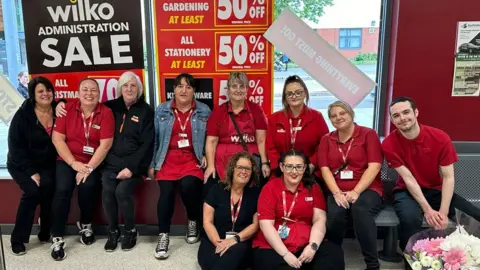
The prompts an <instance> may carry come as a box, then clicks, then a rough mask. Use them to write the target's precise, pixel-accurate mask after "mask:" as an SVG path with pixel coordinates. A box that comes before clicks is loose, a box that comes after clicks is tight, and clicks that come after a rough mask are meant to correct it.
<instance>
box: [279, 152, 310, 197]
mask: <svg viewBox="0 0 480 270" xmlns="http://www.w3.org/2000/svg"><path fill="white" fill-rule="evenodd" d="M293 156H298V157H300V158H302V159H303V163H304V164H305V167H306V168H305V172H304V173H303V177H302V183H303V185H304V186H305V187H306V188H307V189H308V190H309V191H312V186H313V185H314V184H316V182H315V179H314V177H313V175H311V174H310V167H309V166H308V164H310V160H309V159H308V157H307V156H306V155H305V154H304V153H303V152H302V151H298V150H295V149H290V150H288V151H287V152H285V153H283V154H282V155H281V156H280V158H279V159H278V167H277V171H276V175H277V176H278V177H281V176H283V173H282V171H281V168H280V163H285V159H286V158H287V157H293Z"/></svg>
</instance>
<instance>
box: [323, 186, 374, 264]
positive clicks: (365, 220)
mask: <svg viewBox="0 0 480 270" xmlns="http://www.w3.org/2000/svg"><path fill="white" fill-rule="evenodd" d="M327 206H328V211H327V238H328V240H329V241H331V242H333V243H335V244H337V245H339V246H341V245H342V243H343V238H344V237H345V232H346V230H347V225H348V220H349V217H351V218H352V221H353V228H354V230H355V235H356V237H357V239H358V242H359V243H360V247H361V248H362V254H363V258H364V260H365V263H366V265H367V269H369V270H370V269H380V263H379V261H378V252H377V226H376V225H375V216H376V215H377V214H378V212H379V211H380V209H381V206H382V198H381V197H380V195H379V194H378V193H377V192H375V191H373V190H366V191H364V192H362V194H360V196H359V197H358V199H357V201H356V202H355V203H354V204H351V205H350V208H349V209H345V208H343V207H340V206H338V205H337V203H336V202H335V199H334V198H333V195H332V194H330V195H329V196H328V199H327Z"/></svg>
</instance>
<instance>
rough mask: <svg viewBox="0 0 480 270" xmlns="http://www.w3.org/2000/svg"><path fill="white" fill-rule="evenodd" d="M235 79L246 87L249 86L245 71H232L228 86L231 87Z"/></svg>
mask: <svg viewBox="0 0 480 270" xmlns="http://www.w3.org/2000/svg"><path fill="white" fill-rule="evenodd" d="M235 81H240V83H242V84H243V85H245V87H248V78H247V74H246V73H245V72H237V71H236V72H231V73H230V76H228V81H227V86H228V87H231V86H232V84H233V82H235Z"/></svg>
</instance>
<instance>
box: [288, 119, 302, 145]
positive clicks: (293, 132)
mask: <svg viewBox="0 0 480 270" xmlns="http://www.w3.org/2000/svg"><path fill="white" fill-rule="evenodd" d="M289 123H290V143H291V144H292V149H293V148H295V147H294V146H295V141H296V140H297V132H298V129H299V127H300V124H302V119H298V122H297V126H296V127H295V128H294V127H293V126H292V125H293V124H292V118H290V119H289Z"/></svg>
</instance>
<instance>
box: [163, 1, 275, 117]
mask: <svg viewBox="0 0 480 270" xmlns="http://www.w3.org/2000/svg"><path fill="white" fill-rule="evenodd" d="M154 13H155V14H154V18H155V29H156V32H155V41H156V42H155V43H156V44H157V47H156V61H157V65H156V66H157V74H158V80H157V81H158V89H159V95H160V101H161V102H163V101H165V100H169V99H171V98H172V97H173V79H174V78H175V76H177V75H178V74H180V73H190V74H192V75H193V76H194V77H195V79H196V81H197V89H196V93H195V97H196V98H197V99H198V100H200V101H202V102H205V103H206V104H208V105H209V106H210V107H213V106H218V105H220V104H222V103H224V102H226V101H227V100H228V98H227V91H226V90H227V89H226V86H227V79H228V75H229V73H230V72H232V71H243V72H246V73H247V76H248V80H249V81H248V99H249V100H251V101H253V102H256V103H258V104H260V105H261V106H262V107H263V109H264V111H265V113H266V114H267V115H269V114H271V113H272V110H273V103H272V96H273V89H272V88H273V61H272V59H273V46H272V44H271V43H269V42H268V41H267V40H266V39H265V38H264V37H263V33H265V31H266V30H267V29H268V27H270V25H271V24H272V21H273V3H272V1H266V0H205V1H195V0H193V1H192V0H188V1H187V0H180V1H179V0H155V1H154Z"/></svg>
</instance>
